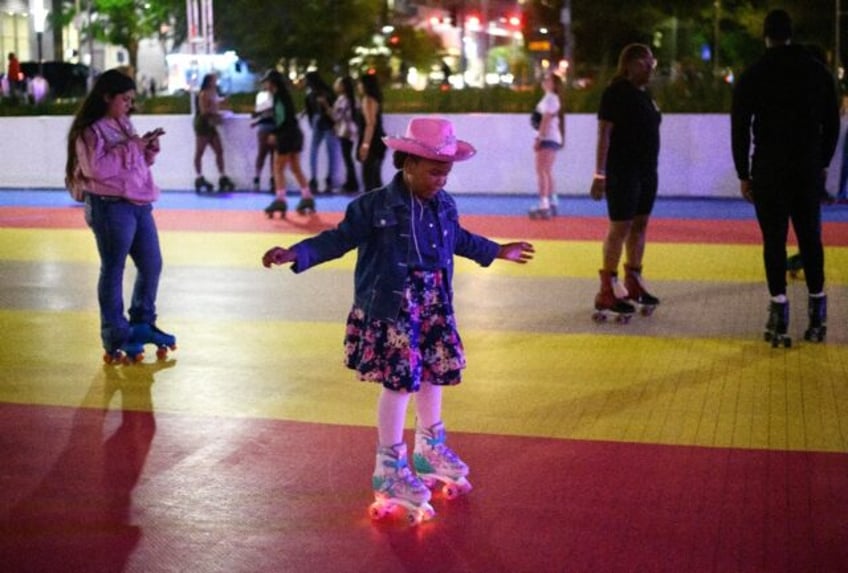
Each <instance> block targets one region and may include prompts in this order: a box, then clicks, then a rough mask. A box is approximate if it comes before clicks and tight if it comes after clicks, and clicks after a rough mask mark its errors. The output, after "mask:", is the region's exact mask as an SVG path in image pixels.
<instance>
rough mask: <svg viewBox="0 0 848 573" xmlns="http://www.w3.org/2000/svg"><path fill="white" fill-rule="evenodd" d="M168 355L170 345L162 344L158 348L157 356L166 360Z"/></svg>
mask: <svg viewBox="0 0 848 573" xmlns="http://www.w3.org/2000/svg"><path fill="white" fill-rule="evenodd" d="M167 357H168V347H167V346H160V347H159V348H157V349H156V358H158V359H159V360H165V359H166V358H167Z"/></svg>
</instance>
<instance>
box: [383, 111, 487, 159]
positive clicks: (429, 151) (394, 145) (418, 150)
mask: <svg viewBox="0 0 848 573" xmlns="http://www.w3.org/2000/svg"><path fill="white" fill-rule="evenodd" d="M383 141H384V142H385V143H386V146H387V147H389V148H391V149H394V150H397V151H404V152H406V153H409V154H410V155H415V156H417V157H423V158H424V159H432V160H433V161H465V160H466V159H471V157H473V156H474V154H475V153H477V150H476V149H474V146H473V145H471V144H470V143H468V142H467V141H461V140H459V139H457V138H456V135H454V133H453V124H452V123H451V122H450V121H448V120H446V119H442V118H438V117H415V118H412V119H411V120H409V125H407V126H406V135H404V136H403V137H399V136H397V137H396V136H391V135H387V136H386V137H384V138H383Z"/></svg>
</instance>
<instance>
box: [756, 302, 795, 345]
mask: <svg viewBox="0 0 848 573" xmlns="http://www.w3.org/2000/svg"><path fill="white" fill-rule="evenodd" d="M788 328H789V302H788V301H785V302H775V301H770V302H769V314H768V321H767V322H766V329H765V332H763V339H764V340H765V341H766V342H771V347H772V348H777V347H778V346H783V347H784V348H789V347H790V346H792V338H790V337H789V336H788V335H787V334H786V331H787V329H788Z"/></svg>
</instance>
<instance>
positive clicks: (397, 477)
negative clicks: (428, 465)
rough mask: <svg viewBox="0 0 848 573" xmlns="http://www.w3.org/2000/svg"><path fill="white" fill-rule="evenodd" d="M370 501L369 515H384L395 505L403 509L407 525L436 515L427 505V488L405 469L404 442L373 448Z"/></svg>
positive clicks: (372, 517) (407, 467) (376, 517)
mask: <svg viewBox="0 0 848 573" xmlns="http://www.w3.org/2000/svg"><path fill="white" fill-rule="evenodd" d="M371 483H372V485H373V486H374V503H372V504H371V506H370V507H369V508H368V513H369V515H370V516H371V519H374V520H377V519H382V518H384V517H386V516H387V515H388V514H389V513H391V512H392V510H394V508H395V507H403V508H404V509H405V510H406V520H407V521H408V522H409V524H410V525H417V524H419V523H421V522H422V521H427V520H429V519H432V518H433V516H434V515H436V512H435V510H434V509H433V507H432V506H431V505H430V503H429V501H430V490H429V489H427V486H426V485H424V483H423V482H422V481H421V480H420V479H419V478H418V477H417V476H416V475H415V474H413V473H412V471H411V470H410V469H409V464H408V463H407V459H406V444H402V443H401V444H395V445H394V446H391V447H387V448H386V447H379V448H377V462H376V465H375V468H374V476H373V477H372V478H371Z"/></svg>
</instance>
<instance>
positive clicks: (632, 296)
mask: <svg viewBox="0 0 848 573" xmlns="http://www.w3.org/2000/svg"><path fill="white" fill-rule="evenodd" d="M624 288H626V289H627V293H628V295H627V298H628V299H629V300H630V302H631V303H632V304H633V305H634V306H635V307H637V308H638V309H639V314H641V315H642V316H651V315H652V314H653V313H654V310H656V308H657V306H658V305H659V304H660V299H658V298H657V297H655V296H654V295H652V294H650V293H649V292H648V291H647V289H646V287H645V281H644V280H642V267H632V266H629V265H624Z"/></svg>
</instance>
